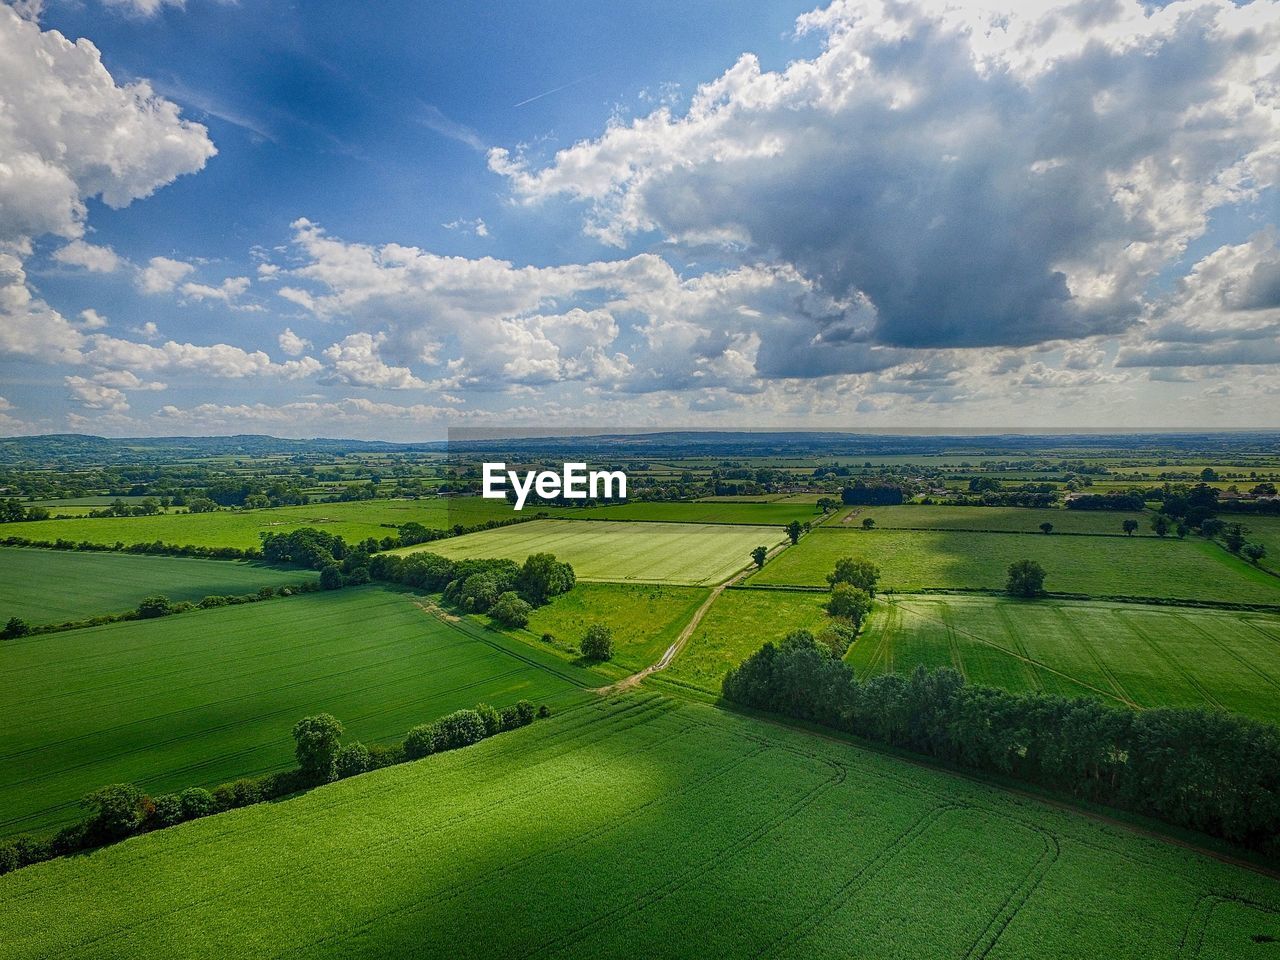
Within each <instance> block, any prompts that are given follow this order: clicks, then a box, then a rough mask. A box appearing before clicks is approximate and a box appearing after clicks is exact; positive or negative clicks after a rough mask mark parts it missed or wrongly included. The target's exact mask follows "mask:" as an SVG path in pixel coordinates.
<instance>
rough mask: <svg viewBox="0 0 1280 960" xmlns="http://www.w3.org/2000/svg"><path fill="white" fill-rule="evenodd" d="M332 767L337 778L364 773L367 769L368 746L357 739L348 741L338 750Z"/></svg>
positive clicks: (343, 778)
mask: <svg viewBox="0 0 1280 960" xmlns="http://www.w3.org/2000/svg"><path fill="white" fill-rule="evenodd" d="M333 769H334V772H335V773H336V774H337V776H338V779H339V780H345V779H346V778H347V777H354V776H356V775H357V774H361V773H364V772H365V771H366V770H368V769H369V748H368V747H366V746H365V745H364V744H363V743H360V742H359V741H356V742H355V743H348V744H347V745H346V746H345V747H343V748H342V749H341V750H339V751H338V757H337V759H336V760H335V761H334V764H333Z"/></svg>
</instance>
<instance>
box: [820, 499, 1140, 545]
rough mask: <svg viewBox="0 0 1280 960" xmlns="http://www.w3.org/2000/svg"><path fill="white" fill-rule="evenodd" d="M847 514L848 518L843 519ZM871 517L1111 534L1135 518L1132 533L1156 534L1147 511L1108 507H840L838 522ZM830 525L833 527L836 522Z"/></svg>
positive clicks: (887, 523)
mask: <svg viewBox="0 0 1280 960" xmlns="http://www.w3.org/2000/svg"><path fill="white" fill-rule="evenodd" d="M846 517H849V519H848V520H846V519H845V518H846ZM867 517H870V518H871V519H872V520H874V521H875V522H876V526H877V527H881V528H914V529H917V530H1004V531H1009V532H1011V533H1036V534H1039V533H1040V532H1041V531H1040V524H1042V523H1052V524H1053V529H1054V532H1055V533H1110V534H1116V535H1122V534H1123V533H1124V529H1123V527H1122V526H1121V524H1123V523H1124V521H1125V520H1137V521H1138V529H1137V530H1136V531H1134V534H1133V535H1134V536H1135V537H1139V536H1152V537H1154V536H1155V533H1154V532H1153V531H1152V529H1151V517H1152V514H1150V513H1120V512H1113V511H1110V510H1057V509H1049V510H1033V509H1031V508H1028V507H944V506H922V505H918V504H916V505H904V506H891V507H842V508H841V510H840V523H841V524H844V525H846V526H847V525H852V526H861V524H862V521H863V520H864V519H866V518H867ZM831 525H832V526H833V527H834V526H836V523H835V521H831Z"/></svg>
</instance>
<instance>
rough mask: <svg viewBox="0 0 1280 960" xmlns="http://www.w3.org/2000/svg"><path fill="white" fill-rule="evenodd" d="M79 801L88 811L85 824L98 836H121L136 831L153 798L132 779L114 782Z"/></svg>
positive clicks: (99, 838)
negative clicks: (131, 781) (136, 785)
mask: <svg viewBox="0 0 1280 960" xmlns="http://www.w3.org/2000/svg"><path fill="white" fill-rule="evenodd" d="M80 805H81V806H82V807H84V808H85V809H86V810H88V811H89V817H88V819H87V820H86V821H85V827H86V829H87V830H88V832H89V833H90V834H92V835H93V837H94V838H95V839H97V840H102V841H111V840H122V839H123V838H125V837H127V836H130V835H131V834H134V833H136V832H137V830H138V828H139V827H140V826H142V821H143V819H144V817H145V816H146V813H147V812H148V809H147V808H148V807H150V805H151V798H150V797H148V796H147V795H146V794H145V793H143V792H142V791H141V790H139V789H138V788H137V787H135V786H134V785H133V784H132V783H112V784H109V785H107V786H105V787H100V788H99V789H97V790H95V791H93V793H90V794H87V795H86V796H85V797H84V799H82V800H81V801H80Z"/></svg>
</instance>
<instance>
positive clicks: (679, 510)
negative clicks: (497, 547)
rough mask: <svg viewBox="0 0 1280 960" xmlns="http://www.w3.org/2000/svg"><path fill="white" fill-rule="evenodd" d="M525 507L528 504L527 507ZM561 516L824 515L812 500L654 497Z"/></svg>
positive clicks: (762, 518)
mask: <svg viewBox="0 0 1280 960" xmlns="http://www.w3.org/2000/svg"><path fill="white" fill-rule="evenodd" d="M525 509H526V510H528V509H529V508H528V507H526V508H525ZM560 515H561V516H563V517H566V518H569V519H575V520H577V519H586V520H647V521H663V522H669V523H738V524H748V525H751V524H774V525H777V526H782V527H785V526H786V525H787V524H788V523H790V522H791V521H793V520H799V521H800V522H801V523H805V522H810V523H811V522H813V521H815V520H820V519H821V518H822V511H820V510H818V509H817V508H816V507H815V506H814V505H813V504H812V503H759V502H754V503H744V502H730V501H726V500H718V501H706V500H699V501H682V500H675V501H655V502H650V503H646V502H637V503H619V504H615V505H612V506H600V507H587V508H583V509H580V510H579V509H574V510H565V511H562V512H561V514H560Z"/></svg>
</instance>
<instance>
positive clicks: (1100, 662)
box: [845, 596, 1280, 723]
mask: <svg viewBox="0 0 1280 960" xmlns="http://www.w3.org/2000/svg"><path fill="white" fill-rule="evenodd" d="M1277 644H1280V616H1276V615H1273V614H1263V613H1253V612H1249V611H1232V610H1207V609H1196V608H1186V607H1161V606H1143V605H1142V604H1133V603H1129V604H1116V603H1111V604H1108V603H1096V602H1086V601H1070V600H1063V601H1053V600H1037V601H1030V602H1028V601H1017V600H1007V599H1001V598H993V597H963V596H928V597H892V598H889V600H888V601H887V602H881V603H878V604H877V606H876V610H875V613H874V615H873V617H872V619H871V622H870V624H869V626H868V627H867V628H866V630H865V631H864V633H863V635H862V636H861V637H859V638H858V640H857V642H856V643H854V645H853V646H852V647H850V648H849V652H848V654H847V655H846V657H845V659H846V660H847V661H848V662H849V664H850V665H851V666H853V667H854V669H855V671H856V672H857V674H858V676H859V677H860V678H864V679H865V678H866V677H869V676H873V675H875V674H879V673H887V672H897V673H909V672H910V671H911V670H912V669H914V668H915V667H916V665H918V664H923V665H924V666H926V667H929V668H933V667H944V666H945V667H953V668H955V669H956V670H959V671H960V672H961V673H962V674H964V675H965V677H966V678H967V679H968V680H969V681H970V682H971V683H977V684H986V685H988V686H999V687H1004V688H1006V689H1010V690H1043V691H1045V692H1048V693H1054V694H1060V695H1062V696H1094V697H1100V698H1103V699H1106V700H1111V701H1113V702H1118V703H1124V704H1127V705H1129V706H1132V707H1139V708H1141V707H1171V706H1203V707H1221V708H1222V709H1225V710H1231V711H1233V712H1236V713H1244V714H1248V715H1250V716H1254V717H1257V718H1259V719H1261V720H1266V721H1269V722H1272V723H1276V722H1280V665H1278V664H1277V657H1276V652H1277V650H1278V649H1280V647H1278V646H1277Z"/></svg>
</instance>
